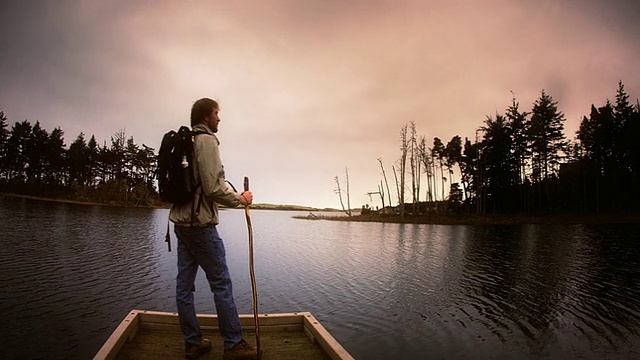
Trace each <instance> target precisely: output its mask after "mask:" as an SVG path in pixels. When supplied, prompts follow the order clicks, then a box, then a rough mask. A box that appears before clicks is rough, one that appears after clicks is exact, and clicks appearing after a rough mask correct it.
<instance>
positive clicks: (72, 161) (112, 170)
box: [0, 111, 160, 206]
mask: <svg viewBox="0 0 640 360" xmlns="http://www.w3.org/2000/svg"><path fill="white" fill-rule="evenodd" d="M7 120H8V118H7V117H6V116H5V114H4V112H2V111H0V192H8V193H17V194H25V195H32V196H39V197H46V198H57V199H67V200H74V201H82V202H95V203H102V204H117V205H131V206H152V205H158V204H159V203H160V202H159V198H158V195H157V190H156V187H155V181H154V180H155V179H154V174H155V170H156V154H155V151H154V149H152V148H150V147H148V146H146V145H144V144H143V145H142V146H140V145H137V144H136V143H135V141H134V140H133V137H128V138H127V137H126V135H125V132H124V130H119V131H117V132H116V133H115V134H114V135H113V136H111V139H110V140H111V141H110V144H107V143H106V141H105V142H104V143H103V144H102V145H101V146H100V145H98V142H97V141H96V138H95V136H94V135H92V136H91V137H90V138H89V140H88V141H87V139H86V137H85V135H84V133H82V132H81V133H80V134H79V135H78V136H77V137H76V139H75V140H74V141H73V142H72V143H71V144H70V145H69V147H67V146H66V144H65V140H64V131H63V130H62V129H61V128H60V127H56V128H55V129H53V130H52V131H51V132H48V131H47V130H46V129H44V128H42V126H41V125H40V122H39V121H36V122H35V124H31V122H30V121H29V120H24V121H21V122H16V123H15V124H14V125H13V126H11V128H9V124H8V122H7Z"/></svg>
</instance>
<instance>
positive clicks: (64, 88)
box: [0, 0, 640, 206]
mask: <svg viewBox="0 0 640 360" xmlns="http://www.w3.org/2000/svg"><path fill="white" fill-rule="evenodd" d="M399 4H400V3H398V2H397V1H364V0H363V1H349V2H344V1H339V2H327V1H304V2H301V1H294V0H282V1H277V0H273V1H261V2H250V3H249V2H243V1H237V2H209V1H207V2H204V1H203V2H188V3H183V2H161V3H155V4H153V5H149V4H144V3H143V2H139V3H138V2H126V1H118V0H111V1H101V2H93V1H65V2H55V3H52V2H45V3H44V4H41V3H40V2H32V1H26V2H24V1H9V2H5V3H3V7H2V10H3V11H2V12H0V44H2V46H1V47H0V49H2V50H1V51H2V54H1V55H2V56H0V74H1V75H0V76H1V78H0V83H2V87H0V110H4V111H5V113H6V114H7V115H8V116H9V119H10V121H11V122H13V121H20V120H23V119H30V120H36V119H39V120H40V121H41V122H42V123H43V126H44V127H45V128H48V129H49V130H51V129H53V127H55V126H61V127H62V128H63V130H65V131H66V139H67V143H69V142H71V141H72V140H73V138H75V136H76V135H77V134H78V133H79V132H80V131H83V132H84V133H85V134H88V135H91V134H95V135H96V137H97V138H98V140H99V141H101V140H106V141H109V136H110V135H111V134H113V133H114V132H115V131H117V130H119V129H125V130H126V132H127V134H129V135H132V136H134V138H135V139H136V141H137V142H138V143H146V144H148V145H149V146H151V147H155V148H156V149H157V147H158V146H159V141H160V138H161V136H162V133H164V132H165V131H167V130H168V129H170V128H172V127H173V128H175V127H177V126H178V125H179V124H180V123H186V122H187V121H188V120H187V117H188V109H189V107H190V105H191V103H192V102H193V101H194V100H195V99H197V98H199V97H203V96H209V97H215V98H217V99H218V100H220V102H221V104H222V114H221V115H222V117H223V122H222V123H221V133H220V137H221V139H222V141H223V149H222V150H223V156H224V157H225V160H226V162H227V166H226V168H227V172H228V174H229V175H230V176H234V177H237V178H241V177H242V176H243V175H245V174H248V175H252V176H254V177H257V178H259V181H254V182H253V184H254V186H255V189H256V194H257V201H268V202H276V203H279V202H282V203H299V204H306V205H318V206H328V205H332V206H336V205H335V200H336V199H335V195H333V177H334V176H335V175H339V174H342V173H343V171H344V167H345V166H349V168H350V174H351V175H352V180H353V181H354V183H353V184H352V186H351V187H352V190H353V191H354V193H355V192H357V193H358V195H357V197H355V198H354V201H355V203H356V204H358V205H360V203H362V202H366V201H368V198H366V197H365V196H364V195H362V194H364V192H366V191H370V190H371V189H372V188H375V187H376V184H377V182H378V180H379V179H378V178H379V174H378V173H379V168H378V164H377V161H376V159H377V158H378V157H382V158H383V160H384V161H385V164H388V166H391V164H393V162H394V161H395V159H397V157H398V156H399V151H398V132H399V130H400V127H401V126H402V125H404V124H407V123H409V122H410V121H415V122H416V125H417V128H418V132H419V135H424V136H426V137H427V139H428V143H431V141H432V139H433V137H435V136H438V137H440V138H441V139H443V140H445V141H448V140H449V139H450V138H451V137H452V136H454V135H460V136H461V137H462V138H465V137H473V136H474V132H475V129H476V128H477V127H479V126H481V125H482V121H483V120H484V118H485V116H486V115H488V114H489V115H494V114H495V113H496V112H500V113H501V112H504V109H505V108H506V107H507V106H508V105H509V104H510V101H511V93H510V91H511V90H513V91H514V92H515V94H516V96H517V98H518V100H519V101H520V103H521V108H522V109H523V110H530V108H531V106H532V104H533V102H534V101H535V100H536V98H537V97H538V96H539V95H540V91H541V90H542V89H545V90H546V91H547V92H548V93H549V94H551V95H552V96H553V97H554V99H555V100H557V101H558V102H559V108H560V110H561V111H563V112H564V113H565V115H566V117H567V123H566V128H567V132H566V133H567V136H568V137H569V138H571V137H572V136H573V131H575V129H576V128H577V125H578V122H579V120H580V118H581V117H582V115H584V114H587V113H588V111H589V108H590V105H591V103H595V104H596V105H599V104H602V103H604V102H605V101H606V99H607V98H611V97H613V96H615V90H616V87H617V82H618V80H623V81H624V83H625V86H626V88H627V91H628V92H629V94H631V95H632V97H634V98H635V97H638V96H639V95H638V94H640V83H638V80H637V79H640V76H638V70H637V66H636V64H635V63H636V59H637V58H638V55H640V43H639V40H638V37H637V35H636V34H637V33H638V30H640V29H638V26H639V25H636V23H637V22H635V21H633V20H634V19H637V15H638V7H639V6H638V5H637V4H636V3H634V2H632V1H628V2H615V3H613V4H610V3H605V2H599V1H584V0H571V1H565V2H561V3H559V2H555V1H539V2H535V3H531V2H528V1H515V2H514V1H500V0H495V1H482V2H478V1H468V2H463V3H451V2H444V1H429V2H424V1H417V0H416V1H403V2H402V3H401V5H399Z"/></svg>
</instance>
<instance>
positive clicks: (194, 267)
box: [169, 98, 257, 360]
mask: <svg viewBox="0 0 640 360" xmlns="http://www.w3.org/2000/svg"><path fill="white" fill-rule="evenodd" d="M219 111H220V107H219V106H218V103H217V102H216V101H214V100H211V99H208V98H204V99H200V100H198V101H196V102H195V103H194V104H193V107H192V109H191V127H192V130H193V131H194V132H196V131H198V132H204V133H205V134H200V135H197V136H195V139H194V145H193V147H194V156H193V164H192V166H193V169H192V170H193V174H194V177H195V183H196V184H200V186H198V188H197V190H196V192H195V195H194V198H193V199H192V200H191V202H189V203H187V204H185V205H182V206H176V205H174V206H173V207H172V208H171V212H170V215H169V218H170V219H171V221H172V222H173V223H174V224H175V226H174V230H175V233H176V236H177V237H178V276H177V279H176V303H177V307H178V315H179V317H180V328H181V330H182V335H183V337H184V340H185V356H186V358H187V359H195V358H197V357H198V356H200V355H201V354H203V353H205V352H208V351H209V350H211V341H210V340H209V339H203V337H202V331H201V330H200V324H199V323H198V320H197V318H196V309H195V306H194V303H193V292H192V289H193V285H194V282H195V279H196V273H197V271H198V266H200V267H202V269H203V270H204V272H205V274H206V276H207V280H208V282H209V286H210V287H211V291H212V292H213V299H214V302H215V305H216V312H217V313H218V321H219V327H220V334H221V335H222V337H223V339H224V359H225V360H233V359H252V358H257V351H256V349H255V348H253V347H252V346H250V345H249V344H247V342H246V341H245V340H244V338H243V335H242V327H241V325H240V318H239V317H238V311H237V309H236V305H235V301H234V299H233V291H232V287H231V275H230V274H229V269H228V268H227V264H226V258H225V249H224V243H223V241H222V239H221V238H220V235H219V234H218V231H217V229H216V225H218V207H217V205H216V203H220V204H223V205H226V206H230V207H235V206H238V205H239V204H242V205H250V204H251V203H252V202H253V194H252V193H251V192H250V191H245V192H243V193H241V194H239V193H237V192H235V190H232V189H231V188H230V187H229V186H228V185H227V183H226V182H225V177H224V168H223V166H222V162H221V160H220V149H219V145H220V143H219V141H218V138H217V137H216V136H215V133H216V132H218V124H219V123H220V117H219V116H218V113H219Z"/></svg>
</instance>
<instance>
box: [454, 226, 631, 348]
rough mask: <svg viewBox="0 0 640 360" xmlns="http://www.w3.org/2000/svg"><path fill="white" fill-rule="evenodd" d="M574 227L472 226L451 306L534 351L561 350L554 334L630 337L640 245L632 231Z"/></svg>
mask: <svg viewBox="0 0 640 360" xmlns="http://www.w3.org/2000/svg"><path fill="white" fill-rule="evenodd" d="M634 226H635V225H634ZM616 229H619V228H616ZM638 230H639V229H638V228H637V226H635V230H634V231H636V232H637V231H638ZM581 231H582V227H580V226H574V227H562V228H560V227H551V226H524V227H491V228H475V231H474V232H473V235H472V236H470V238H469V241H468V245H467V251H466V257H465V259H464V274H465V276H463V277H462V284H461V291H463V292H464V296H461V297H460V298H459V299H458V302H459V303H458V304H457V306H459V307H461V308H471V309H473V311H469V312H468V314H467V316H468V321H471V322H473V323H478V324H482V325H483V326H484V327H485V328H486V329H487V330H488V331H490V332H491V333H492V334H493V335H495V336H496V337H498V338H499V339H500V340H501V341H503V342H505V343H511V344H513V343H517V342H519V341H523V340H524V341H526V343H527V345H528V347H529V348H530V349H531V350H532V351H534V352H535V353H545V354H548V353H549V352H554V351H561V350H560V349H559V348H558V347H557V341H558V338H562V339H563V340H562V341H565V342H569V343H572V342H584V339H585V337H586V338H588V339H589V346H592V347H595V348H597V347H598V346H599V345H602V344H612V343H614V344H615V342H616V341H625V340H624V338H626V335H625V334H628V333H629V332H630V331H631V332H633V333H635V336H637V335H638V333H637V332H638V329H639V328H640V313H639V312H638V311H637V310H634V309H637V308H639V307H640V301H639V300H638V299H639V296H640V286H639V285H638V283H637V281H635V280H631V279H637V277H638V275H640V272H639V271H638V270H637V269H638V265H640V263H639V259H640V256H639V255H640V248H639V247H638V245H637V244H631V243H630V241H627V240H624V238H625V236H626V237H628V236H629V234H632V233H633V232H631V231H629V229H627V230H623V231H622V232H619V235H618V236H619V238H618V239H612V238H611V236H610V235H603V234H597V235H595V236H593V235H591V234H587V235H586V236H585V234H583V233H582V232H581ZM611 240H613V243H612V242H611ZM625 254H626V255H625ZM629 301H631V302H632V303H631V304H630V303H628V302H629Z"/></svg>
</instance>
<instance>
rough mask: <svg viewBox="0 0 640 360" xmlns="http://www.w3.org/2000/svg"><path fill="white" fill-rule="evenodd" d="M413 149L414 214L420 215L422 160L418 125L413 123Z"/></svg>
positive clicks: (412, 188) (412, 192)
mask: <svg viewBox="0 0 640 360" xmlns="http://www.w3.org/2000/svg"><path fill="white" fill-rule="evenodd" d="M409 143H410V147H411V156H410V158H411V195H412V200H413V201H412V203H413V213H414V214H417V213H418V202H419V201H420V160H419V159H418V158H419V153H418V141H417V139H416V123H415V122H413V121H412V122H411V137H410V138H409Z"/></svg>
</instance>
